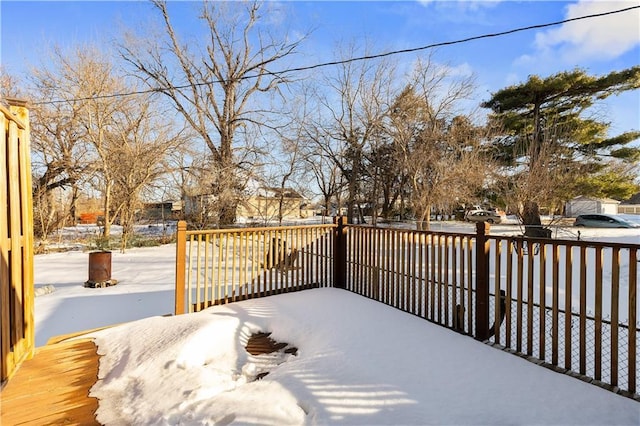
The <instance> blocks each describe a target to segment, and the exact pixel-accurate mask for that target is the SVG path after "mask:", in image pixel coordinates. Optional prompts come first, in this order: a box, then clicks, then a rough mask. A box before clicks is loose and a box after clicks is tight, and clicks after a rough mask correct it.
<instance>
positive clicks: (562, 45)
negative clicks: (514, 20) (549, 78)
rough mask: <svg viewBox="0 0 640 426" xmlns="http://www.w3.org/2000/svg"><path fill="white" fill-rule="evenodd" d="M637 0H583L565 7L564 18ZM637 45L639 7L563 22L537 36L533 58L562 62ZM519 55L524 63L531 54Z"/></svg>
mask: <svg viewBox="0 0 640 426" xmlns="http://www.w3.org/2000/svg"><path fill="white" fill-rule="evenodd" d="M637 4H638V3H637V2H636V1H624V0H623V1H592V0H589V1H585V0H581V1H579V2H577V3H574V4H571V5H569V6H568V7H567V14H566V19H570V18H577V17H580V16H585V15H592V14H597V13H603V12H608V11H613V10H618V9H623V8H626V7H629V6H634V5H637ZM638 44H640V9H635V10H631V11H627V12H623V13H618V14H613V15H608V16H602V17H597V18H591V19H584V20H580V21H573V22H569V23H566V24H563V25H562V26H561V27H559V28H553V29H550V30H548V31H545V32H541V33H538V34H537V35H536V40H535V46H536V49H537V52H536V54H535V55H534V56H535V57H538V58H545V57H549V56H550V55H553V56H555V57H556V58H559V59H560V60H561V61H562V62H565V63H576V62H580V61H584V60H593V59H599V60H609V59H612V58H616V57H618V56H620V55H622V54H624V53H625V52H627V51H629V50H631V49H632V48H634V47H635V46H636V45H638ZM527 56H528V57H527V58H525V57H523V58H521V61H523V62H526V61H527V59H533V58H531V56H532V55H527Z"/></svg>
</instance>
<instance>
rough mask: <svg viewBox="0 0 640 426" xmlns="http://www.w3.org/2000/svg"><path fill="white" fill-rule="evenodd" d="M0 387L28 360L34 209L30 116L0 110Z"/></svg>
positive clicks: (20, 108) (20, 110) (15, 109)
mask: <svg viewBox="0 0 640 426" xmlns="http://www.w3.org/2000/svg"><path fill="white" fill-rule="evenodd" d="M0 120H1V124H2V129H3V131H2V133H1V134H0V176H1V179H0V317H1V318H0V320H1V321H0V351H1V354H2V368H1V377H0V378H1V382H2V383H4V382H6V380H8V379H9V378H10V377H11V376H12V375H13V373H14V372H15V371H16V369H17V368H18V366H19V365H20V363H21V362H22V361H23V360H25V359H27V358H29V357H31V356H33V351H34V345H35V343H34V342H35V339H34V319H33V304H34V301H33V297H34V294H33V207H32V206H33V204H32V199H31V160H30V146H29V145H30V141H29V112H28V110H27V109H26V108H25V107H24V106H18V105H16V106H11V107H10V108H5V107H3V106H0Z"/></svg>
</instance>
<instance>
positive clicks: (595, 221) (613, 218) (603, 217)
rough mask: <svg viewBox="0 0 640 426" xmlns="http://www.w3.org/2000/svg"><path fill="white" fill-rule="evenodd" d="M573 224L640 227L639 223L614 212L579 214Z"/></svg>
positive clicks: (594, 226)
mask: <svg viewBox="0 0 640 426" xmlns="http://www.w3.org/2000/svg"><path fill="white" fill-rule="evenodd" d="M573 226H585V227H589V228H640V224H638V223H635V222H632V221H630V220H628V219H625V218H624V217H620V216H617V215H614V214H581V215H580V216H578V217H576V220H575V222H574V223H573Z"/></svg>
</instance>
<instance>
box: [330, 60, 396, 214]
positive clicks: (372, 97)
mask: <svg viewBox="0 0 640 426" xmlns="http://www.w3.org/2000/svg"><path fill="white" fill-rule="evenodd" d="M345 56H347V57H353V56H354V48H353V47H352V48H350V49H349V50H347V51H346V52H345ZM393 78H394V68H393V66H392V65H391V64H390V63H388V62H385V61H359V62H345V63H343V64H341V65H340V66H339V67H338V71H337V72H336V74H334V75H331V76H328V77H327V83H326V85H327V87H328V88H329V91H328V93H327V94H326V96H324V97H323V98H321V103H322V105H323V107H324V108H325V111H326V114H327V118H324V120H326V121H325V123H324V125H323V126H321V127H318V128H325V129H326V130H325V131H326V132H327V136H328V137H327V138H318V142H323V141H327V140H329V142H330V143H329V144H324V145H321V148H322V149H323V151H324V153H325V155H328V156H329V158H331V159H332V161H334V162H335V164H336V165H337V166H338V167H339V168H340V171H341V173H342V174H343V175H344V177H345V180H346V182H347V219H348V221H349V222H353V219H354V215H355V213H356V211H355V209H356V207H359V206H360V201H363V200H362V199H361V195H362V193H361V184H362V180H363V175H364V168H363V167H364V165H363V164H364V161H365V152H366V150H367V149H369V148H370V144H371V143H372V141H374V140H375V139H376V138H377V137H378V136H379V134H380V132H381V131H382V130H383V128H384V118H385V116H386V114H387V108H388V105H389V98H390V93H391V87H392V82H393ZM331 140H333V141H335V142H336V143H335V144H333V143H331ZM358 213H359V214H360V216H361V217H360V219H361V220H363V217H362V211H361V210H360V209H358Z"/></svg>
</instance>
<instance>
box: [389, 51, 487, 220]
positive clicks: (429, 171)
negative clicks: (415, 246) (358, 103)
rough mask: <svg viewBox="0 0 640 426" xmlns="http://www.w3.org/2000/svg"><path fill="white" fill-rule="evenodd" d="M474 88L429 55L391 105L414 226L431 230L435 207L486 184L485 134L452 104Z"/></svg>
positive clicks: (466, 194)
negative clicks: (483, 146) (454, 75)
mask: <svg viewBox="0 0 640 426" xmlns="http://www.w3.org/2000/svg"><path fill="white" fill-rule="evenodd" d="M472 88H473V84H472V79H470V78H465V77H463V78H461V79H452V76H451V73H450V72H449V71H448V69H447V68H446V67H443V66H437V65H436V64H434V63H433V62H432V58H431V57H429V58H426V59H421V60H419V61H418V62H417V63H416V66H415V69H414V73H413V76H412V78H411V80H410V84H409V85H408V86H407V87H406V88H405V90H404V91H403V92H402V93H401V94H400V95H399V96H398V98H397V99H396V101H395V103H394V105H393V107H392V113H391V120H390V121H391V128H392V129H393V130H392V134H393V138H394V143H395V146H396V150H397V153H398V155H399V158H400V161H401V163H402V169H403V173H405V174H406V175H407V178H408V182H409V183H410V187H411V195H410V197H411V203H412V207H413V211H414V213H415V215H416V220H417V227H418V229H429V222H430V217H431V210H432V208H433V207H440V208H443V207H448V206H450V205H451V204H453V203H455V202H456V200H457V199H465V198H467V197H469V196H470V195H471V194H473V193H474V192H475V191H477V190H478V189H479V188H481V187H482V185H483V184H484V171H485V170H486V169H487V167H488V164H487V162H486V160H485V159H484V158H483V155H482V150H481V149H480V148H481V146H482V142H483V141H485V140H486V138H487V135H486V134H485V133H484V132H485V131H484V129H483V128H481V127H477V126H473V125H472V124H471V122H470V120H468V119H467V118H465V117H462V116H460V115H457V114H456V104H457V103H459V102H460V101H462V100H464V99H465V98H466V97H467V96H468V95H470V94H471V92H472Z"/></svg>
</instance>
